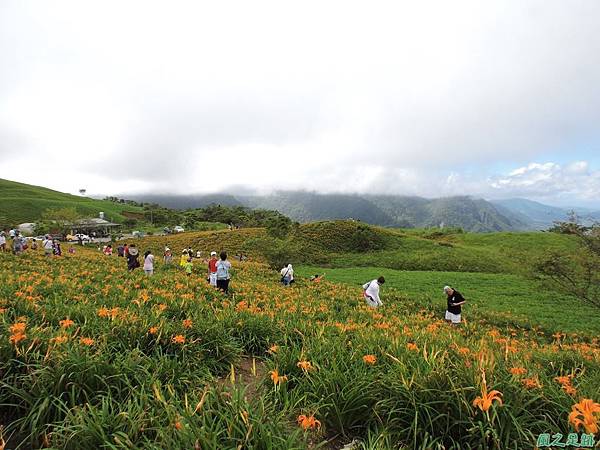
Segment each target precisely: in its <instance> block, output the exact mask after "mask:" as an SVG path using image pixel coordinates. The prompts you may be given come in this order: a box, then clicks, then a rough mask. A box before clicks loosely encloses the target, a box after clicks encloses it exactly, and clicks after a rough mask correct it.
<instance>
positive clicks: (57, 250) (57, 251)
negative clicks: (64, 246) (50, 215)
mask: <svg viewBox="0 0 600 450" xmlns="http://www.w3.org/2000/svg"><path fill="white" fill-rule="evenodd" d="M52 250H53V252H54V255H55V256H62V250H61V248H60V241H59V240H58V239H55V240H54V248H53V249H52Z"/></svg>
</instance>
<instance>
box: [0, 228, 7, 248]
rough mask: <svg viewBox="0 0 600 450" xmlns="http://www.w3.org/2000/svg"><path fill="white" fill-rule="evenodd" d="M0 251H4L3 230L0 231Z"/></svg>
mask: <svg viewBox="0 0 600 450" xmlns="http://www.w3.org/2000/svg"><path fill="white" fill-rule="evenodd" d="M0 251H2V252H5V251H6V233H5V232H4V231H1V232H0Z"/></svg>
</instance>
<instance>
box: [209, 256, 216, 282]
mask: <svg viewBox="0 0 600 450" xmlns="http://www.w3.org/2000/svg"><path fill="white" fill-rule="evenodd" d="M208 283H209V284H210V285H211V286H214V287H217V252H210V260H209V261H208Z"/></svg>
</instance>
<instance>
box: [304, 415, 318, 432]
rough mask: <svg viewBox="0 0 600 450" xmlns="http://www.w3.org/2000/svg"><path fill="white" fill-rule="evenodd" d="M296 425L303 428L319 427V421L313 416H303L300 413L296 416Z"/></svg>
mask: <svg viewBox="0 0 600 450" xmlns="http://www.w3.org/2000/svg"><path fill="white" fill-rule="evenodd" d="M298 425H300V426H301V427H302V428H303V429H304V430H313V429H315V428H316V429H319V428H321V422H320V421H319V420H317V419H315V417H314V416H305V415H304V414H301V415H299V416H298Z"/></svg>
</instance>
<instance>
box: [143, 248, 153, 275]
mask: <svg viewBox="0 0 600 450" xmlns="http://www.w3.org/2000/svg"><path fill="white" fill-rule="evenodd" d="M144 273H145V274H146V275H148V276H150V275H152V274H154V255H153V254H152V252H151V251H150V250H147V251H146V253H144Z"/></svg>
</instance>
